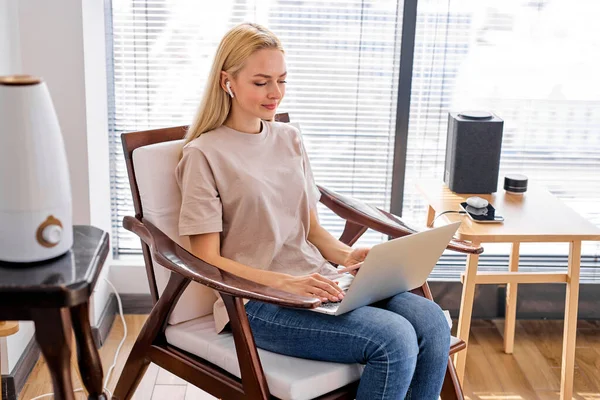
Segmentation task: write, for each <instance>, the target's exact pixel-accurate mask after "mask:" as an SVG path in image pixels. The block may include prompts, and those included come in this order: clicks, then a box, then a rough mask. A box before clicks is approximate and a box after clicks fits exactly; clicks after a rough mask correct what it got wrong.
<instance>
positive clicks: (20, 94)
mask: <svg viewBox="0 0 600 400" xmlns="http://www.w3.org/2000/svg"><path fill="white" fill-rule="evenodd" d="M72 213H73V211H72V206H71V185H70V182H69V169H68V166H67V157H66V154H65V146H64V143H63V138H62V135H61V133H60V127H59V125H58V118H57V117H56V112H55V111H54V106H53V105H52V99H51V98H50V93H49V92H48V88H47V87H46V84H45V83H44V82H42V80H41V79H39V78H35V77H31V76H27V75H13V76H0V261H6V262H16V263H29V262H36V261H43V260H48V259H51V258H54V257H58V256H60V255H62V254H64V253H66V252H67V251H68V250H69V249H70V248H71V247H72V246H73V226H72V218H73V217H72ZM25 265H26V264H25Z"/></svg>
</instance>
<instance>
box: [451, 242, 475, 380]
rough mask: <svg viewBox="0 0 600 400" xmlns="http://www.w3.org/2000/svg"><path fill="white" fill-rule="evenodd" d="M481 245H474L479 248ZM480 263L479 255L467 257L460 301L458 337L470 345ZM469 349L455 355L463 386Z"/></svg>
mask: <svg viewBox="0 0 600 400" xmlns="http://www.w3.org/2000/svg"><path fill="white" fill-rule="evenodd" d="M478 244H479V243H473V245H474V246H477V245H478ZM478 262H479V255H478V254H469V255H468V256H467V270H466V273H465V279H464V283H463V290H462V297H461V299H460V315H459V317H458V337H459V338H460V339H462V340H464V342H465V344H467V345H468V344H469V332H470V330H471V314H472V312H473V300H474V298H475V279H476V277H477V264H478ZM467 350H468V347H467V348H466V349H464V350H462V351H459V352H458V353H456V354H455V355H454V365H456V375H457V376H458V379H459V380H460V382H461V384H463V383H464V376H465V364H466V362H467Z"/></svg>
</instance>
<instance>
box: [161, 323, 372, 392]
mask: <svg viewBox="0 0 600 400" xmlns="http://www.w3.org/2000/svg"><path fill="white" fill-rule="evenodd" d="M165 335H166V337H167V342H168V343H169V344H171V345H173V346H175V347H178V348H180V349H182V350H185V351H187V352H189V353H192V354H195V355H197V356H198V357H200V358H203V359H205V360H207V361H209V362H211V363H213V364H215V365H217V366H219V367H221V368H223V369H224V370H226V371H227V372H229V373H231V374H232V375H235V376H237V377H238V378H241V374H240V366H239V364H238V360H237V354H236V352H235V345H234V343H233V335H232V334H231V333H223V334H220V335H219V334H217V333H216V332H215V323H214V319H213V315H212V314H210V315H206V316H204V317H200V318H196V319H194V320H191V321H187V322H183V323H181V324H177V325H170V326H169V327H167V329H166V331H165ZM258 354H259V356H260V361H261V364H262V367H263V370H264V372H265V375H266V378H267V384H268V385H269V391H270V392H271V394H272V395H274V396H276V397H278V398H280V399H285V400H300V399H313V398H315V397H318V396H320V395H322V394H325V393H328V392H331V391H332V390H335V389H337V388H340V387H342V386H344V385H347V384H349V383H351V382H354V381H356V380H358V379H359V378H360V375H361V373H362V370H363V369H364V366H363V365H360V364H340V363H333V362H325V361H314V360H307V359H303V358H296V357H289V356H285V355H281V354H276V353H273V352H270V351H266V350H262V349H258Z"/></svg>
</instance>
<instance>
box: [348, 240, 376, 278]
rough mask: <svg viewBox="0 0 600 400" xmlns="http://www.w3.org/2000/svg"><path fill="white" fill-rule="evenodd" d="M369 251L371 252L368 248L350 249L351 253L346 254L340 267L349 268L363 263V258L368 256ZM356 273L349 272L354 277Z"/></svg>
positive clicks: (355, 271)
mask: <svg viewBox="0 0 600 400" xmlns="http://www.w3.org/2000/svg"><path fill="white" fill-rule="evenodd" d="M370 250H371V248H370V247H358V248H356V249H352V252H351V253H350V254H348V257H346V259H345V260H344V262H343V263H342V265H343V266H344V267H351V266H353V265H355V264H358V263H360V262H363V261H364V260H365V258H366V257H367V254H369V251H370ZM357 272H358V270H357V269H355V270H354V271H351V272H350V273H351V274H352V275H356V273H357Z"/></svg>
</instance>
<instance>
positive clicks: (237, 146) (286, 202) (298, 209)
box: [176, 121, 337, 332]
mask: <svg viewBox="0 0 600 400" xmlns="http://www.w3.org/2000/svg"><path fill="white" fill-rule="evenodd" d="M176 176H177V183H178V184H179V188H180V189H181V194H182V205H181V214H180V218H179V234H180V235H195V234H201V233H208V232H221V235H220V237H221V255H222V256H223V257H226V258H229V259H232V260H235V261H237V262H239V263H242V264H245V265H248V266H250V267H252V268H258V269H263V270H269V271H276V272H282V273H286V274H290V275H295V276H298V275H307V274H311V273H314V272H318V273H321V274H322V275H324V276H328V277H334V276H336V275H337V274H336V270H335V268H334V267H333V266H332V265H331V264H330V263H329V262H328V261H327V260H325V259H324V258H323V256H322V255H321V253H320V252H319V250H318V249H317V248H316V247H315V246H314V245H313V244H312V243H310V242H309V241H308V232H309V224H310V214H309V207H310V208H313V209H315V210H316V207H317V202H318V200H319V198H320V192H319V189H318V188H317V187H316V185H315V182H314V178H313V175H312V171H311V168H310V163H309V160H308V156H307V155H306V151H305V149H304V145H303V143H302V139H301V136H300V132H299V131H298V130H297V129H296V128H295V127H293V126H291V125H289V124H284V123H278V122H264V121H263V123H262V130H261V132H260V133H258V134H249V133H243V132H239V131H236V130H233V129H231V128H228V127H226V126H225V125H223V126H221V127H219V128H217V129H215V130H213V131H210V132H206V133H204V134H202V135H200V137H198V138H197V139H195V140H193V141H191V142H190V143H188V144H187V145H186V146H184V148H183V158H182V159H181V161H180V162H179V165H178V166H177V171H176ZM246 302H247V300H245V301H244V303H246ZM213 312H214V317H215V325H216V330H217V332H221V331H222V330H223V328H224V327H225V325H226V324H227V322H228V321H229V317H228V315H227V312H226V310H225V305H224V304H223V300H222V299H221V297H220V296H219V299H218V300H217V301H216V302H215V304H214V307H213Z"/></svg>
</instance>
